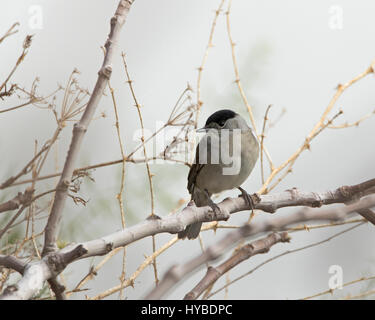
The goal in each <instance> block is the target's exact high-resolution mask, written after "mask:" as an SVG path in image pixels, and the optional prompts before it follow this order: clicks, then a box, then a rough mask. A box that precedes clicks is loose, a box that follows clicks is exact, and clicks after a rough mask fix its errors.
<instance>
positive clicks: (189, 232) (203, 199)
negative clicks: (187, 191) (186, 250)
mask: <svg viewBox="0 0 375 320" xmlns="http://www.w3.org/2000/svg"><path fill="white" fill-rule="evenodd" d="M210 196H211V195H210V194H207V193H206V192H204V191H201V190H199V189H197V188H195V190H194V192H193V194H192V200H194V203H195V205H196V206H197V207H205V206H207V205H209V204H210V202H211V201H210V200H211V199H210ZM201 227H202V222H195V223H192V224H190V225H188V226H187V227H186V228H185V230H184V231H181V232H179V233H178V238H179V239H185V238H188V239H189V240H191V239H195V238H197V237H198V235H199V232H200V231H201Z"/></svg>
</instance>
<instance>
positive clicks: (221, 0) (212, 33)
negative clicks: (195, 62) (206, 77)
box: [194, 0, 225, 129]
mask: <svg viewBox="0 0 375 320" xmlns="http://www.w3.org/2000/svg"><path fill="white" fill-rule="evenodd" d="M224 3H225V0H220V4H219V7H218V8H217V10H216V11H215V16H214V19H213V21H212V25H211V31H210V35H209V37H208V44H207V46H206V49H205V51H204V54H203V59H202V63H201V65H200V66H199V68H198V79H197V111H196V113H195V121H194V128H195V129H196V128H197V126H198V118H199V112H200V109H201V107H202V105H203V101H202V100H201V81H202V72H203V68H204V66H205V64H206V61H207V58H208V51H209V50H210V48H212V47H213V43H212V40H213V37H214V33H215V28H216V22H217V18H218V17H219V15H220V12H221V10H222V8H223V5H224Z"/></svg>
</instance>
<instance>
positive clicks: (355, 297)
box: [342, 290, 375, 300]
mask: <svg viewBox="0 0 375 320" xmlns="http://www.w3.org/2000/svg"><path fill="white" fill-rule="evenodd" d="M373 294H375V290H369V291H366V292H362V293H359V294H357V295H355V296H348V297H345V298H343V299H342V300H353V299H361V298H364V297H367V296H370V295H373Z"/></svg>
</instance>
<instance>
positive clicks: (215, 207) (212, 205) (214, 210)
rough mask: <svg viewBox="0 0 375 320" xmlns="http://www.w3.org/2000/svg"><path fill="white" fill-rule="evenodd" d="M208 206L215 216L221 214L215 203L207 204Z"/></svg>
mask: <svg viewBox="0 0 375 320" xmlns="http://www.w3.org/2000/svg"><path fill="white" fill-rule="evenodd" d="M209 206H210V208H211V209H212V211H213V212H214V213H215V215H218V214H219V213H221V210H220V207H219V206H218V205H217V204H216V203H215V202H213V201H212V202H211V203H210V204H209Z"/></svg>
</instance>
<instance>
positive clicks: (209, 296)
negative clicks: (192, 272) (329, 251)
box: [207, 222, 364, 299]
mask: <svg viewBox="0 0 375 320" xmlns="http://www.w3.org/2000/svg"><path fill="white" fill-rule="evenodd" d="M362 224H364V222H360V223H358V224H356V225H355V226H352V227H349V228H347V229H345V230H343V231H340V232H338V233H335V234H334V235H332V236H330V237H328V238H326V239H324V240H320V241H317V242H314V243H311V244H309V245H307V246H303V247H300V248H297V249H293V250H287V251H284V252H283V253H281V254H278V255H276V256H273V257H271V258H269V259H267V260H265V261H263V262H262V263H260V264H258V265H257V266H256V267H254V268H253V269H251V270H250V271H248V272H246V273H244V274H243V275H241V276H239V277H237V278H235V279H233V280H232V281H231V282H230V283H227V284H225V285H224V286H222V287H221V288H219V289H217V290H215V291H214V292H212V293H211V294H210V295H208V296H207V299H209V298H211V297H212V296H213V295H215V294H217V293H219V292H220V291H222V290H223V289H225V288H227V287H228V286H230V285H232V284H233V283H235V282H237V281H239V280H241V279H243V278H244V277H246V276H248V275H250V274H252V273H253V272H255V271H256V270H258V269H259V268H261V267H263V266H264V265H266V264H267V263H270V262H272V261H274V260H276V259H279V258H281V257H283V256H285V255H288V254H292V253H295V252H299V251H302V250H306V249H309V248H313V247H316V246H319V245H321V244H323V243H326V242H328V241H331V240H332V239H334V238H337V237H339V236H341V235H343V234H345V233H347V232H349V231H351V230H354V229H356V228H358V227H359V226H361V225H362Z"/></svg>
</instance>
